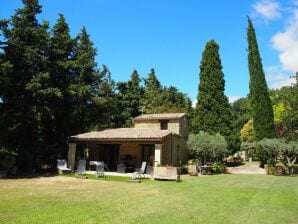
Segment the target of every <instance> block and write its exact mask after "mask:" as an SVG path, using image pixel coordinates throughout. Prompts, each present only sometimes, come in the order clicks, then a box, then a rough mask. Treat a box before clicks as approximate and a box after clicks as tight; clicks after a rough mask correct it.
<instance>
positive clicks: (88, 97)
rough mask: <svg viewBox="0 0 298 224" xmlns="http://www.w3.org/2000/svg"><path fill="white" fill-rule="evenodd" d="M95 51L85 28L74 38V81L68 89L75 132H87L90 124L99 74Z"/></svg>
mask: <svg viewBox="0 0 298 224" xmlns="http://www.w3.org/2000/svg"><path fill="white" fill-rule="evenodd" d="M95 56H96V49H95V48H94V44H93V42H92V41H91V40H90V36H89V34H88V33H87V30H86V28H85V27H83V28H82V30H81V33H80V34H79V35H78V36H77V38H76V44H75V54H74V60H75V74H74V75H75V80H74V83H72V84H71V86H70V89H71V92H72V95H73V97H74V100H73V105H75V108H74V109H75V110H74V114H73V115H74V120H75V121H76V122H75V123H76V124H77V125H76V128H75V131H77V132H83V131H87V130H88V128H89V127H90V125H91V124H92V120H93V118H92V116H91V113H92V110H93V109H94V108H93V106H94V103H93V97H95V95H96V92H97V88H98V82H99V79H100V73H99V71H97V63H96V62H95Z"/></svg>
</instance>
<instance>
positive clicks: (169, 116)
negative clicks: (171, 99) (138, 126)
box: [134, 113, 185, 121]
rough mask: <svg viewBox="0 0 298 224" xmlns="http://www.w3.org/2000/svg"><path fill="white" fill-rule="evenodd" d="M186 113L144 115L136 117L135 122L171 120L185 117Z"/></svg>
mask: <svg viewBox="0 0 298 224" xmlns="http://www.w3.org/2000/svg"><path fill="white" fill-rule="evenodd" d="M184 115H185V113H167V114H142V115H140V116H138V117H136V118H135V119H134V120H135V121H143V120H171V119H179V118H181V117H183V116H184Z"/></svg>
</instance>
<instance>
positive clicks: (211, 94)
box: [193, 40, 237, 149]
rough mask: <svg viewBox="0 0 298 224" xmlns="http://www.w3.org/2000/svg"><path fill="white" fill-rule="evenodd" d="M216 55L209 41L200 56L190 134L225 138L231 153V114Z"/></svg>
mask: <svg viewBox="0 0 298 224" xmlns="http://www.w3.org/2000/svg"><path fill="white" fill-rule="evenodd" d="M218 51H219V46H218V44H217V43H216V42H215V41H214V40H211V41H209V42H208V43H207V44H206V47H205V50H204V52H203V55H202V61H201V66H200V84H199V92H198V97H197V105H196V108H195V117H194V120H193V132H194V133H199V132H200V131H205V132H208V133H209V134H215V133H220V134H221V135H223V136H225V138H226V140H227V142H228V144H229V149H231V148H232V147H235V146H234V145H235V139H234V138H235V137H234V136H233V128H232V114H231V109H230V106H229V102H228V98H227V97H226V96H225V95H224V89H225V81H224V74H223V72H222V65H221V60H220V56H219V53H218ZM236 142H237V141H236Z"/></svg>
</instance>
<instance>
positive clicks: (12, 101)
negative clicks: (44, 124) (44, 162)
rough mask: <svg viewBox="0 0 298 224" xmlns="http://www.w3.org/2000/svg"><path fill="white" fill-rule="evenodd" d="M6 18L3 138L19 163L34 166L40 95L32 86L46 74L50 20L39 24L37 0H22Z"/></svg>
mask: <svg viewBox="0 0 298 224" xmlns="http://www.w3.org/2000/svg"><path fill="white" fill-rule="evenodd" d="M23 4H24V7H23V8H21V9H17V10H16V12H15V14H14V15H13V16H12V17H11V18H10V19H9V20H7V21H1V22H0V24H1V31H2V34H3V38H4V40H5V41H3V42H4V43H1V45H2V47H3V50H4V51H3V55H2V56H1V62H0V63H1V65H0V67H1V71H0V73H1V74H0V77H1V97H2V106H1V107H2V110H1V113H2V114H1V122H0V123H1V125H3V127H5V128H1V130H5V131H2V133H1V138H2V141H3V142H4V145H5V147H7V148H10V149H15V150H16V151H17V153H18V160H17V163H18V166H19V167H21V168H23V169H28V168H32V166H33V164H34V163H35V162H36V157H35V155H36V151H37V148H38V147H39V145H40V141H41V139H40V136H39V125H40V120H39V114H38V109H37V107H36V104H37V101H38V98H37V97H36V95H35V93H34V90H33V89H32V86H34V85H35V84H34V83H35V80H36V79H41V78H43V77H46V76H47V73H46V61H47V49H48V47H47V46H48V38H49V35H48V32H47V30H48V24H47V23H46V22H44V23H43V24H39V22H38V20H37V18H36V17H37V15H38V14H39V13H41V6H40V5H39V4H38V0H23Z"/></svg>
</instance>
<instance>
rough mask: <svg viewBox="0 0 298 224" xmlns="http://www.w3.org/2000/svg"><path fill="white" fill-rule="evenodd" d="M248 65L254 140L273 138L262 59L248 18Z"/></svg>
mask: <svg viewBox="0 0 298 224" xmlns="http://www.w3.org/2000/svg"><path fill="white" fill-rule="evenodd" d="M247 41H248V66H249V75H250V82H249V89H250V100H251V107H252V111H251V114H252V118H253V130H254V140H256V141H259V140H262V139H263V138H274V136H275V134H274V117H273V109H272V104H271V100H270V97H269V94H268V88H267V84H266V80H265V75H264V71H263V66H262V59H261V56H260V53H259V49H258V43H257V39H256V33H255V30H254V27H253V24H252V22H251V20H250V19H249V18H248V29H247Z"/></svg>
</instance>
